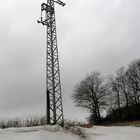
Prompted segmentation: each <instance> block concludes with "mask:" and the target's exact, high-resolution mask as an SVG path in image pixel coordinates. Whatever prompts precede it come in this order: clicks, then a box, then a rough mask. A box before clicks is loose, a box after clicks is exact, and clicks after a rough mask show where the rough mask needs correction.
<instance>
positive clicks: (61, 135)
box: [0, 126, 140, 140]
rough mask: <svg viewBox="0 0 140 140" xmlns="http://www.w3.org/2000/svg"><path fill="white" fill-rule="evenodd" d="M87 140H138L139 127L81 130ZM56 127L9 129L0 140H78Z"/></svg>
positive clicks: (0, 134)
mask: <svg viewBox="0 0 140 140" xmlns="http://www.w3.org/2000/svg"><path fill="white" fill-rule="evenodd" d="M82 131H83V132H84V133H85V135H86V136H87V137H86V138H85V139H87V140H140V127H130V126H125V127H102V126H100V127H99V126H96V127H93V128H89V129H82ZM80 139H84V138H80V137H79V136H78V135H75V134H72V133H70V132H68V131H66V130H63V129H61V128H60V127H58V126H53V127H32V128H10V129H5V130H0V140H80Z"/></svg>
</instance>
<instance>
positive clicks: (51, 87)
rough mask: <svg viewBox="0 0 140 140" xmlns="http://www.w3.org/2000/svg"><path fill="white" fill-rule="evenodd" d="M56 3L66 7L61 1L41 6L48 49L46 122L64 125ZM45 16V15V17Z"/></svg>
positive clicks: (49, 0) (41, 21)
mask: <svg viewBox="0 0 140 140" xmlns="http://www.w3.org/2000/svg"><path fill="white" fill-rule="evenodd" d="M54 3H58V4H59V5H62V6H64V5H65V3H63V2H62V1H60V0H47V4H46V3H42V5H41V19H40V20H38V23H42V24H43V25H46V26H47V48H46V120H47V124H59V123H61V124H63V123H64V117H63V106H62V94H61V83H60V70H59V58H58V48H57V34H56V21H55V10H54ZM43 14H45V15H44V16H43Z"/></svg>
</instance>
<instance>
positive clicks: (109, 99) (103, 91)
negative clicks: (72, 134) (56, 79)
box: [72, 59, 140, 124]
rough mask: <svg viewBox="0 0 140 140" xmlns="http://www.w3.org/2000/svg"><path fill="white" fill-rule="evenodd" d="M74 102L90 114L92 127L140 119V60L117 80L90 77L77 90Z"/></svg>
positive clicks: (116, 75) (97, 76)
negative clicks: (93, 125) (103, 115)
mask: <svg viewBox="0 0 140 140" xmlns="http://www.w3.org/2000/svg"><path fill="white" fill-rule="evenodd" d="M72 98H73V100H74V103H75V104H76V106H78V107H82V108H86V109H87V110H88V111H89V112H90V116H89V118H88V120H89V122H90V123H92V124H101V123H105V122H114V121H124V120H136V119H140V59H138V60H134V61H133V62H132V63H130V64H129V65H128V67H127V68H125V67H121V68H120V69H118V70H117V71H116V74H115V75H114V76H108V77H107V78H104V77H103V76H102V75H101V74H100V73H99V72H92V73H91V74H88V75H87V76H86V77H85V78H84V79H83V80H81V81H80V82H79V83H78V84H77V85H76V86H75V88H74V93H73V95H72ZM103 111H106V112H107V115H106V117H105V118H103V117H102V115H101V114H102V112H103Z"/></svg>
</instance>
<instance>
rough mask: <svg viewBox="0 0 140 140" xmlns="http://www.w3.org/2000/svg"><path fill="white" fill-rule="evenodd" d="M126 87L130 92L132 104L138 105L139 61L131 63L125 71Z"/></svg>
mask: <svg viewBox="0 0 140 140" xmlns="http://www.w3.org/2000/svg"><path fill="white" fill-rule="evenodd" d="M126 75H127V85H128V87H129V89H130V90H131V95H132V98H131V99H132V103H134V104H136V105H137V104H139V103H140V59H138V60H135V61H133V62H132V63H131V64H130V65H129V66H128V69H127V71H126Z"/></svg>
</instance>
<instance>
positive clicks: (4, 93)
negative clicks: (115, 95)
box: [0, 0, 140, 119]
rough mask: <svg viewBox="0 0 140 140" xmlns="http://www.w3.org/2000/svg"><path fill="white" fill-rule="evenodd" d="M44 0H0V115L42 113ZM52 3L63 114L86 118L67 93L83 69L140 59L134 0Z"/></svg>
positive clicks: (139, 11) (138, 11) (107, 70)
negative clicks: (42, 18)
mask: <svg viewBox="0 0 140 140" xmlns="http://www.w3.org/2000/svg"><path fill="white" fill-rule="evenodd" d="M42 2H45V0H36V1H34V0H10V1H9V0H0V19H1V20H0V118H1V117H13V116H28V115H38V116H39V115H43V114H45V45H46V44H45V42H46V29H45V27H43V26H41V25H38V24H37V22H36V20H37V19H38V18H39V17H40V4H41V3H42ZM64 2H66V3H67V5H66V6H65V7H63V8H62V7H60V6H56V20H57V34H58V47H59V58H60V70H61V83H62V94H63V104H64V115H65V118H69V119H71V118H72V119H75V118H81V119H83V118H85V116H87V115H86V113H85V111H84V110H80V109H79V108H75V107H74V104H73V103H72V100H71V97H70V95H71V94H72V93H73V87H74V85H75V84H76V83H77V82H78V81H80V80H81V79H82V78H83V77H84V76H85V75H86V74H87V73H90V72H91V71H93V70H98V71H100V72H101V73H103V74H104V75H108V74H113V73H115V71H116V70H117V69H118V68H119V67H121V66H127V64H128V63H129V62H131V61H132V60H133V59H136V58H140V55H139V54H140V39H139V37H140V27H139V26H140V18H139V15H140V8H139V7H140V1H139V0H65V1H64Z"/></svg>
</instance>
